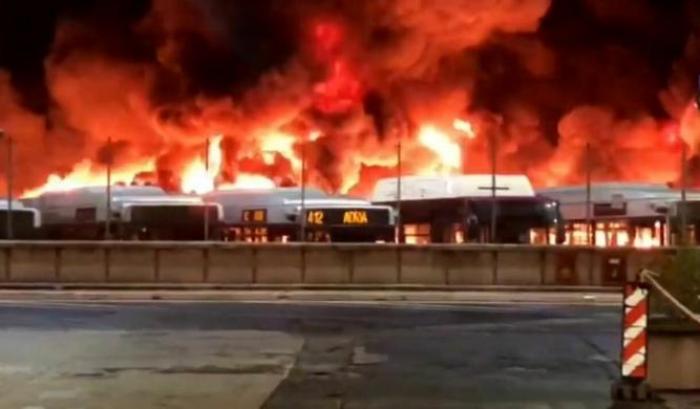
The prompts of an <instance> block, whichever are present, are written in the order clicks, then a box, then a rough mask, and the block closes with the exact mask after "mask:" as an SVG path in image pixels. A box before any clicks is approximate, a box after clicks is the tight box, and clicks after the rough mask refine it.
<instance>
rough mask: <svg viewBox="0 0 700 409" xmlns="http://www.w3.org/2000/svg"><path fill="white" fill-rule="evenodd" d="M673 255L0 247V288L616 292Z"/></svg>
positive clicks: (164, 245)
mask: <svg viewBox="0 0 700 409" xmlns="http://www.w3.org/2000/svg"><path fill="white" fill-rule="evenodd" d="M673 251H674V250H673V249H668V248H665V249H653V250H652V249H649V250H639V249H601V248H592V247H571V246H520V245H429V246H413V245H392V244H380V245H377V244H306V243H304V244H300V243H287V244H244V243H221V242H211V243H203V242H117V241H115V242H77V241H60V242H52V241H35V242H32V241H16V242H9V241H4V242H2V241H0V284H8V283H86V284H90V283H92V284H99V283H139V284H144V283H145V284H149V283H151V284H181V283H193V284H194V283H197V284H240V285H252V284H309V285H315V284H329V285H345V284H363V285H430V286H455V287H459V286H476V285H522V286H548V285H551V286H561V285H570V286H579V285H580V286H607V285H609V286H618V285H621V284H622V283H623V282H624V281H625V280H626V279H631V278H633V277H634V274H635V273H636V272H637V271H639V269H640V268H642V267H645V266H648V265H649V263H650V262H652V261H653V260H654V259H655V258H656V257H658V256H660V255H661V254H663V253H669V252H673Z"/></svg>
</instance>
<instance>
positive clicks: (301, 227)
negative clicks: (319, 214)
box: [299, 136, 307, 241]
mask: <svg viewBox="0 0 700 409" xmlns="http://www.w3.org/2000/svg"><path fill="white" fill-rule="evenodd" d="M306 142H307V139H306V136H304V137H303V139H302V141H301V208H300V209H299V217H300V218H301V220H300V221H301V223H300V224H299V241H306Z"/></svg>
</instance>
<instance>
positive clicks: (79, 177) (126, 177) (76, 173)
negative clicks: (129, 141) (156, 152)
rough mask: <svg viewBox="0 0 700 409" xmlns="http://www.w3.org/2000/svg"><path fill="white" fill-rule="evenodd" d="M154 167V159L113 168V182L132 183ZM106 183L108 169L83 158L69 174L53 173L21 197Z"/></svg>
mask: <svg viewBox="0 0 700 409" xmlns="http://www.w3.org/2000/svg"><path fill="white" fill-rule="evenodd" d="M153 168H154V162H153V160H147V161H145V162H140V163H130V164H128V165H126V166H123V167H119V168H117V169H114V170H112V181H113V183H131V181H132V180H133V179H134V177H135V176H136V175H137V174H139V173H141V172H144V171H149V170H152V169H153ZM106 184H107V169H106V168H105V167H104V166H103V165H95V164H93V163H92V162H91V161H89V160H83V161H82V162H79V163H78V164H77V165H75V166H74V167H73V170H71V172H70V173H68V174H67V175H64V176H61V175H59V174H56V173H53V174H51V175H49V177H48V178H47V179H46V183H45V184H44V185H43V186H40V187H38V188H35V189H30V190H27V191H25V192H23V193H22V195H21V197H36V196H39V195H41V194H43V193H46V192H61V191H67V190H71V189H76V188H79V187H84V186H105V185H106Z"/></svg>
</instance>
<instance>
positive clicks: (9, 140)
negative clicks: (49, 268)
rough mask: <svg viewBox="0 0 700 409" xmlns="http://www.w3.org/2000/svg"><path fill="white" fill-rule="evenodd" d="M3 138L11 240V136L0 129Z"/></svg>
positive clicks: (7, 221)
mask: <svg viewBox="0 0 700 409" xmlns="http://www.w3.org/2000/svg"><path fill="white" fill-rule="evenodd" d="M3 138H4V139H5V142H6V143H7V220H6V226H5V227H6V228H7V232H6V234H7V237H6V238H7V240H12V237H13V232H12V178H13V174H12V173H13V172H12V138H10V137H9V136H8V135H6V134H5V131H4V130H2V129H0V139H3Z"/></svg>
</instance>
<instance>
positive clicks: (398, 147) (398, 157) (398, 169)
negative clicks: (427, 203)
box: [396, 136, 403, 243]
mask: <svg viewBox="0 0 700 409" xmlns="http://www.w3.org/2000/svg"><path fill="white" fill-rule="evenodd" d="M396 161H397V162H396V173H397V177H396V243H401V242H402V236H403V234H402V233H403V225H402V222H401V172H402V169H401V167H402V165H403V163H402V157H401V136H399V142H398V143H397V144H396Z"/></svg>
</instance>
